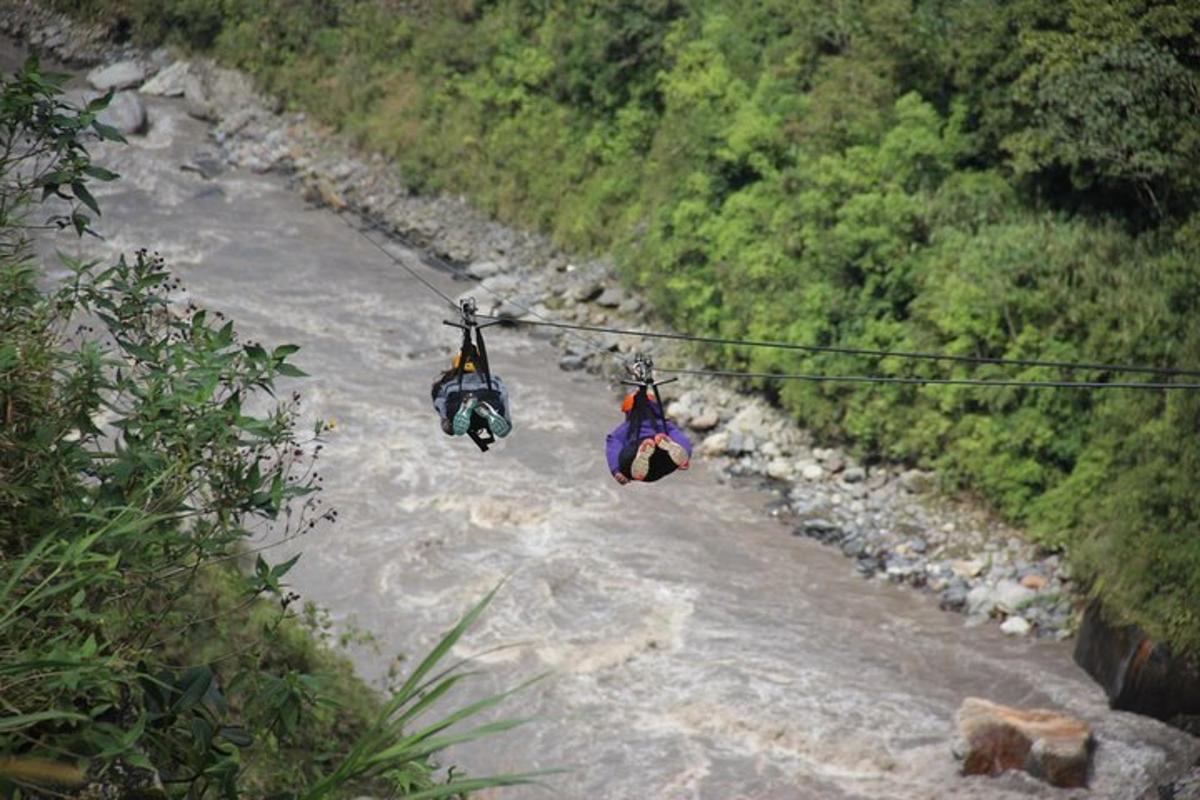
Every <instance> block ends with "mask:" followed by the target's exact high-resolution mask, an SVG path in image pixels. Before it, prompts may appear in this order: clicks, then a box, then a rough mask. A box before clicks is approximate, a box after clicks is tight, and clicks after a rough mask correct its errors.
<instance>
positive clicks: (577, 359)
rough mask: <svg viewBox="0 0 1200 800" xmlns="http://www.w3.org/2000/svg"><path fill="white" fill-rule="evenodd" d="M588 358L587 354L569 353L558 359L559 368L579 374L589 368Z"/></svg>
mask: <svg viewBox="0 0 1200 800" xmlns="http://www.w3.org/2000/svg"><path fill="white" fill-rule="evenodd" d="M587 362H588V357H587V354H585V353H567V354H566V355H564V356H563V357H562V358H560V359H558V368H559V369H561V370H565V371H567V372H577V371H579V370H581V369H583V368H584V367H586V366H587Z"/></svg>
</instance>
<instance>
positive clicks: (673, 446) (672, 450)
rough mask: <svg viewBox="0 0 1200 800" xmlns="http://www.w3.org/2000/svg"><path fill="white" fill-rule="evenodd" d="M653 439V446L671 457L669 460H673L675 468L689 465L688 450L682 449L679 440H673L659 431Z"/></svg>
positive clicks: (685, 467)
mask: <svg viewBox="0 0 1200 800" xmlns="http://www.w3.org/2000/svg"><path fill="white" fill-rule="evenodd" d="M654 441H655V446H656V447H658V449H659V450H662V451H663V452H665V453H666V454H667V455H668V456H670V457H671V460H672V461H673V462H675V466H676V467H677V468H679V469H687V468H688V467H689V466H691V463H690V460H689V458H688V452H687V450H685V449H683V445H681V444H680V443H679V442H677V441H675V440H674V439H672V438H671V437H670V436H667V435H666V434H665V433H660V434H659V435H658V436H656V437H654Z"/></svg>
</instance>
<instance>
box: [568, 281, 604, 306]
mask: <svg viewBox="0 0 1200 800" xmlns="http://www.w3.org/2000/svg"><path fill="white" fill-rule="evenodd" d="M603 291H604V287H603V286H601V285H600V284H599V282H597V281H584V282H583V283H577V284H575V285H574V286H572V287H571V288H570V289H567V291H566V292H564V293H563V296H564V297H566V298H567V299H568V300H572V301H574V302H576V303H590V302H591V301H592V300H595V299H596V298H597V297H599V296H600V294H601V293H602V292H603Z"/></svg>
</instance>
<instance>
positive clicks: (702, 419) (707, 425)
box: [690, 408, 721, 433]
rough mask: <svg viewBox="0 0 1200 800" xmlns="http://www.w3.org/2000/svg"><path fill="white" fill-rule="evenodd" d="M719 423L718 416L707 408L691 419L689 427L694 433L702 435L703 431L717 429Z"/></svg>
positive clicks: (719, 418)
mask: <svg viewBox="0 0 1200 800" xmlns="http://www.w3.org/2000/svg"><path fill="white" fill-rule="evenodd" d="M720 422H721V417H720V415H719V414H717V412H716V411H713V410H712V409H711V408H709V409H705V410H704V411H701V412H700V413H699V414H697V415H696V416H694V417H692V421H691V423H690V427H691V429H692V430H694V431H700V432H702V433H703V432H704V431H711V430H712V429H713V428H715V427H717V425H719V424H720Z"/></svg>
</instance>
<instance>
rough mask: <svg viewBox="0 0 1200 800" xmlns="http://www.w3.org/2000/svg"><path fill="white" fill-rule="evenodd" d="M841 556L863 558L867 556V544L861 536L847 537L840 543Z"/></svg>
mask: <svg viewBox="0 0 1200 800" xmlns="http://www.w3.org/2000/svg"><path fill="white" fill-rule="evenodd" d="M842 554H843V555H845V556H846V557H848V558H859V557H861V556H865V555H866V554H867V543H866V541H865V540H864V539H863V538H862V537H861V536H858V535H854V536H848V537H846V539H845V541H843V542H842Z"/></svg>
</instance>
